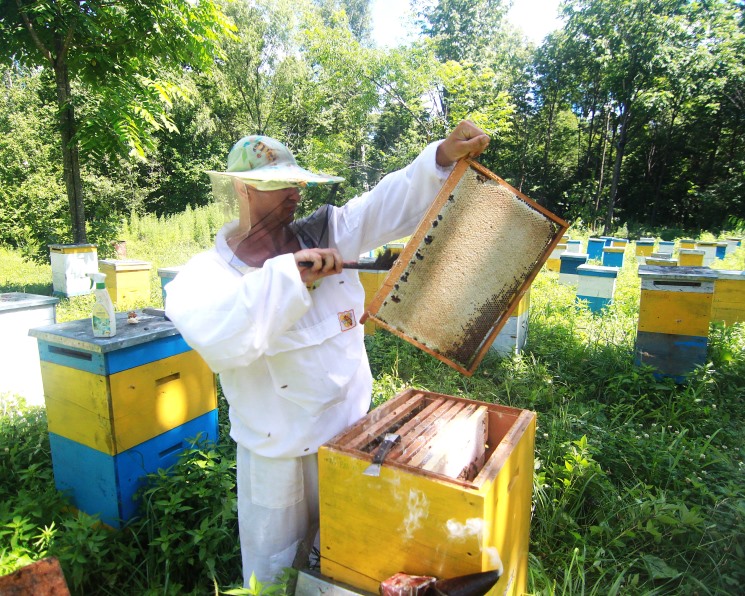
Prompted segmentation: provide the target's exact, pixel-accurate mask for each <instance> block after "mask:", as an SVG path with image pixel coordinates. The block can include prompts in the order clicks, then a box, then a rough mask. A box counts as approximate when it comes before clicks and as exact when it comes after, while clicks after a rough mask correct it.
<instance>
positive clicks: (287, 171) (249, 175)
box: [207, 164, 344, 190]
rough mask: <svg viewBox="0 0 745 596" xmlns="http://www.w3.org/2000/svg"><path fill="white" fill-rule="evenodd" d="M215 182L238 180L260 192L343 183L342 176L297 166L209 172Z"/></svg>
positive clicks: (284, 165) (286, 165)
mask: <svg viewBox="0 0 745 596" xmlns="http://www.w3.org/2000/svg"><path fill="white" fill-rule="evenodd" d="M207 174H209V176H210V178H212V179H213V180H214V179H215V178H216V177H221V178H222V177H226V178H234V179H235V178H237V179H238V180H241V181H242V182H245V183H246V184H248V185H250V186H253V187H255V188H257V189H258V190H275V189H280V188H288V187H293V186H296V187H300V188H306V187H312V186H319V185H323V184H336V183H338V182H343V181H344V178H342V177H340V176H330V175H328V174H322V173H318V174H317V173H314V172H311V171H309V170H306V169H304V168H301V167H300V166H297V165H288V164H283V165H271V166H264V167H262V168H256V169H254V170H249V171H247V172H216V171H213V170H209V171H207Z"/></svg>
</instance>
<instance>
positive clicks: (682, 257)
mask: <svg viewBox="0 0 745 596" xmlns="http://www.w3.org/2000/svg"><path fill="white" fill-rule="evenodd" d="M678 263H679V264H680V266H681V267H703V265H704V251H703V250H696V249H693V248H681V249H680V250H679V251H678Z"/></svg>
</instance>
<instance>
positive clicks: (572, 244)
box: [567, 240, 582, 253]
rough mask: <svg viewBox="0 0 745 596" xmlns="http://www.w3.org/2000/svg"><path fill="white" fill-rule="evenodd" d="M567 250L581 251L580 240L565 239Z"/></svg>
mask: <svg viewBox="0 0 745 596" xmlns="http://www.w3.org/2000/svg"><path fill="white" fill-rule="evenodd" d="M567 252H573V253H579V252H582V240H567Z"/></svg>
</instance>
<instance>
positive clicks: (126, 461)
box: [30, 313, 217, 528]
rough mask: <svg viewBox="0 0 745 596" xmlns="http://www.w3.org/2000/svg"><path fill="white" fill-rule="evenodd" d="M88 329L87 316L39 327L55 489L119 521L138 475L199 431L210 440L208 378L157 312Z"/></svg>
mask: <svg viewBox="0 0 745 596" xmlns="http://www.w3.org/2000/svg"><path fill="white" fill-rule="evenodd" d="M139 321H140V322H139V323H138V324H136V325H128V324H127V314H126V313H120V314H117V329H118V333H117V335H116V336H115V337H112V338H94V337H93V335H92V333H91V322H90V320H89V319H85V320H82V321H71V322H68V323H61V324H58V325H50V326H44V327H37V328H34V329H32V330H31V331H30V334H31V335H32V336H33V337H36V338H37V340H38V344H39V355H40V358H41V376H42V381H43V385H44V398H45V401H46V409H47V423H48V425H49V440H50V444H51V449H52V465H53V469H54V479H55V484H56V486H57V488H58V489H59V490H61V491H65V492H68V493H69V494H70V497H71V499H72V503H73V505H74V506H75V507H77V508H78V509H80V510H82V511H85V512H86V513H89V514H91V515H98V516H100V519H101V520H102V521H103V522H104V523H106V524H108V525H110V526H112V527H117V528H118V527H120V526H121V525H122V524H123V523H125V522H126V521H128V520H129V519H131V518H132V517H133V516H134V515H135V514H136V512H137V508H138V503H136V502H135V501H134V496H135V494H136V492H137V490H138V489H139V488H140V486H142V483H143V480H144V476H145V475H146V474H148V473H152V472H155V471H157V470H158V469H159V468H168V467H170V466H171V465H173V464H174V463H176V460H177V459H178V456H179V454H180V453H181V451H182V450H183V449H184V448H185V447H187V446H188V445H189V444H190V442H191V441H193V440H194V439H195V438H196V437H197V436H198V435H201V437H202V438H204V439H207V440H212V441H216V440H217V409H216V408H217V391H216V385H215V378H214V375H213V373H212V372H211V371H210V370H209V368H208V367H207V365H206V364H205V362H204V360H202V358H201V357H200V356H199V355H198V354H197V353H196V352H194V351H193V350H191V348H189V346H188V345H187V344H186V342H184V340H183V338H182V337H181V336H180V335H179V334H178V332H177V331H176V329H175V327H174V326H173V324H172V323H171V322H169V321H166V320H165V319H163V318H162V317H152V316H148V315H143V314H140V315H139Z"/></svg>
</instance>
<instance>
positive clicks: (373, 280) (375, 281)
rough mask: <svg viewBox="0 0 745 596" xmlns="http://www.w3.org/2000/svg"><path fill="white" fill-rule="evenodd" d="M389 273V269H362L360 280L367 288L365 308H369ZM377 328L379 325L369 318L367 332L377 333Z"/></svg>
mask: <svg viewBox="0 0 745 596" xmlns="http://www.w3.org/2000/svg"><path fill="white" fill-rule="evenodd" d="M388 273H389V272H388V271H378V270H374V269H373V270H365V269H363V270H360V272H359V274H360V282H361V283H362V287H363V288H364V289H365V309H367V307H368V305H369V304H370V301H371V300H372V299H373V298H374V297H375V294H377V293H378V290H380V288H381V287H382V286H383V282H384V281H385V278H386V277H387V276H388ZM376 328H377V325H376V324H375V321H373V320H372V319H367V320H366V321H365V334H367V335H372V334H373V333H375V329H376Z"/></svg>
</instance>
